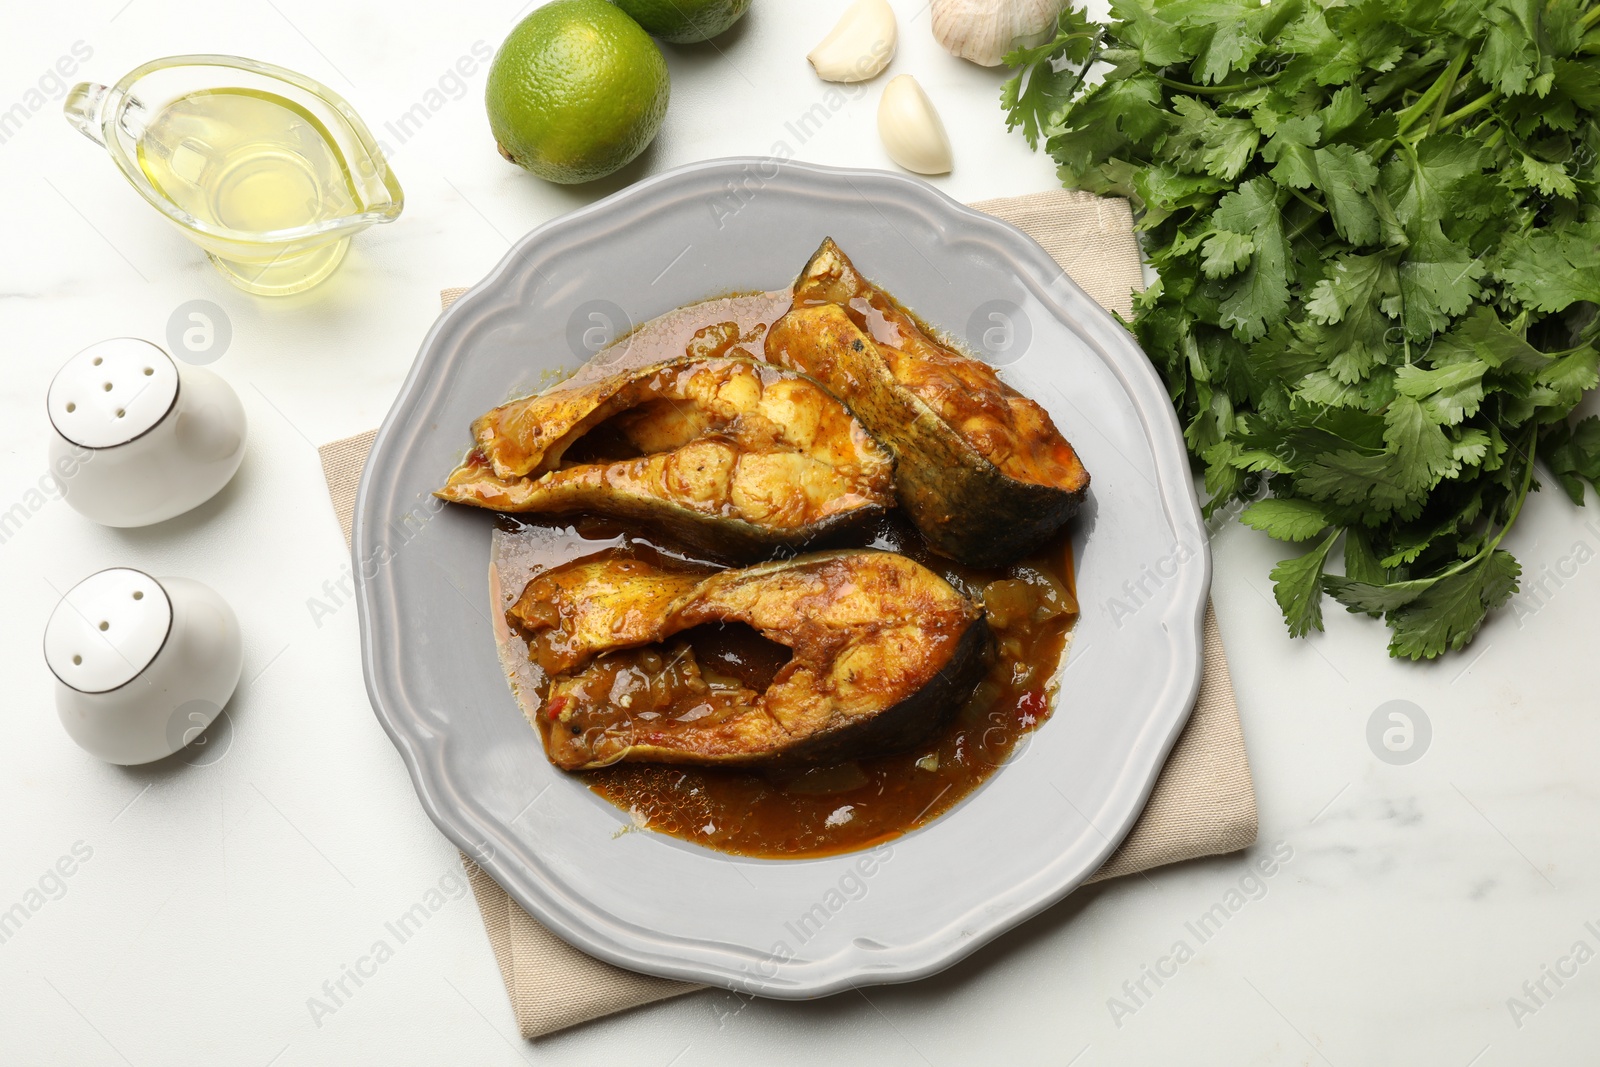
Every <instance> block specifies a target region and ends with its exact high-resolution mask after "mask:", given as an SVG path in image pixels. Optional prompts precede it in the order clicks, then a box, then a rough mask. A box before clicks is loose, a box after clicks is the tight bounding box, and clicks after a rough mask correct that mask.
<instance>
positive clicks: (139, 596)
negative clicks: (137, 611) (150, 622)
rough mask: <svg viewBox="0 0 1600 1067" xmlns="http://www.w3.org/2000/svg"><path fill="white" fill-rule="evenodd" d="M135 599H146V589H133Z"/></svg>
mask: <svg viewBox="0 0 1600 1067" xmlns="http://www.w3.org/2000/svg"><path fill="white" fill-rule="evenodd" d="M133 599H135V600H143V599H144V590H142V589H135V590H134V591H133Z"/></svg>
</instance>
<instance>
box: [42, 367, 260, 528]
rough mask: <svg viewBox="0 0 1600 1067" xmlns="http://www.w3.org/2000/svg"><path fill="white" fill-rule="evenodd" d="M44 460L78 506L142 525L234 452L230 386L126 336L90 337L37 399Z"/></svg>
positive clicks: (224, 465) (198, 500)
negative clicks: (42, 413)
mask: <svg viewBox="0 0 1600 1067" xmlns="http://www.w3.org/2000/svg"><path fill="white" fill-rule="evenodd" d="M46 403H47V405H48V408H49V414H50V424H51V427H52V428H53V430H54V433H53V434H52V435H51V440H50V469H51V470H52V471H53V472H54V473H55V475H56V477H57V479H58V480H59V481H60V484H61V488H62V494H63V496H64V497H65V499H66V501H67V503H68V504H71V505H72V507H73V508H75V509H76V510H77V511H78V512H80V513H81V514H83V515H85V516H87V517H88V518H91V519H93V520H94V521H95V522H98V523H102V524H104V525H106V526H148V525H149V524H151V523H155V522H161V521H162V520H164V519H170V518H172V517H173V516H175V515H181V514H183V513H184V512H185V511H188V510H190V509H191V508H195V507H198V506H199V505H201V504H203V503H205V502H206V501H207V500H209V499H211V498H212V497H213V496H215V495H216V494H217V493H218V492H219V491H220V490H221V489H222V487H223V486H225V485H227V484H228V481H229V480H230V479H231V478H232V477H233V475H234V472H235V471H237V470H238V469H239V463H240V461H242V460H243V459H244V442H245V430H246V422H245V414H244V406H243V405H242V404H240V403H239V397H238V394H236V393H235V392H234V391H233V389H232V388H231V387H230V386H229V385H228V383H227V382H225V381H223V380H222V379H221V378H219V377H218V376H217V375H215V374H213V373H212V372H211V371H209V370H206V369H205V368H203V367H193V366H188V365H181V366H180V365H179V364H178V363H176V362H174V360H173V359H172V357H171V356H169V355H167V353H166V351H165V350H163V349H162V348H160V347H159V346H157V345H153V344H151V343H150V342H149V341H142V340H140V339H138V338H136V337H117V338H113V339H111V340H109V341H101V342H100V343H98V344H94V345H90V346H89V347H88V348H86V349H84V350H83V351H82V352H79V353H78V354H77V355H75V356H73V357H72V358H71V359H69V360H67V362H66V364H65V365H63V366H62V368H61V369H60V370H59V371H57V372H56V376H55V379H54V380H53V381H51V383H50V392H49V395H48V397H47V399H46Z"/></svg>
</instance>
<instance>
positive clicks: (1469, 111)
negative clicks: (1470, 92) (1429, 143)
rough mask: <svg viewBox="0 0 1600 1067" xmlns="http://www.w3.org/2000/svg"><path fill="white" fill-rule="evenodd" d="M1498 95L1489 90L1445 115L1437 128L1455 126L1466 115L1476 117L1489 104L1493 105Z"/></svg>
mask: <svg viewBox="0 0 1600 1067" xmlns="http://www.w3.org/2000/svg"><path fill="white" fill-rule="evenodd" d="M1499 95H1500V94H1499V93H1498V92H1496V91H1495V90H1493V89H1490V90H1489V91H1488V92H1486V93H1484V94H1483V95H1482V96H1480V97H1478V98H1477V99H1476V100H1473V101H1471V102H1470V103H1467V104H1464V105H1462V106H1461V107H1459V108H1457V109H1456V110H1454V111H1452V112H1450V114H1448V115H1446V116H1445V117H1444V118H1442V119H1440V120H1439V123H1438V127H1437V128H1438V129H1441V130H1442V129H1444V128H1445V127H1447V126H1453V125H1455V124H1456V123H1457V122H1460V121H1461V120H1462V119H1464V118H1466V117H1467V116H1468V115H1476V114H1477V113H1478V112H1480V111H1482V110H1483V109H1484V108H1486V107H1488V106H1489V105H1490V104H1492V103H1494V101H1495V98H1496V97H1498V96H1499Z"/></svg>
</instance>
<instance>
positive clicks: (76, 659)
mask: <svg viewBox="0 0 1600 1067" xmlns="http://www.w3.org/2000/svg"><path fill="white" fill-rule="evenodd" d="M72 665H73V666H74V667H81V666H83V657H82V656H73V657H72Z"/></svg>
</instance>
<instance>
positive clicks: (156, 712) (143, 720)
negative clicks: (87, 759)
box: [44, 567, 244, 764]
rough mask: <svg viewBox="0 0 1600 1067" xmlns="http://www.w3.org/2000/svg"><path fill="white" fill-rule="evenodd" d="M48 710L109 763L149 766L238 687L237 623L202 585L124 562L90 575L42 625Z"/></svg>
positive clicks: (193, 732)
mask: <svg viewBox="0 0 1600 1067" xmlns="http://www.w3.org/2000/svg"><path fill="white" fill-rule="evenodd" d="M44 656H45V662H46V663H47V664H48V665H49V667H50V671H51V673H53V674H54V675H55V676H56V712H57V714H59V715H60V716H61V725H62V726H64V727H66V730H67V733H68V735H69V736H71V738H72V739H73V740H74V741H76V742H77V743H78V745H79V746H80V747H81V748H83V749H84V750H85V751H87V752H89V753H90V754H91V755H94V756H97V757H99V758H100V759H103V760H106V761H107V762H109V763H121V764H133V763H149V762H150V761H152V760H158V759H162V758H163V757H166V756H170V755H172V754H173V753H174V752H176V751H178V750H179V749H181V748H182V747H183V746H184V745H186V744H188V743H189V742H190V741H192V740H194V738H195V737H196V736H198V735H199V733H200V732H201V731H203V730H204V729H205V728H206V727H207V726H209V725H210V724H211V721H212V720H213V719H215V718H216V717H217V715H218V713H220V712H221V711H222V707H223V705H224V704H226V703H227V702H228V699H229V698H230V697H231V696H232V695H233V691H234V689H235V687H236V686H237V685H238V684H239V673H240V671H241V669H242V668H243V666H244V647H243V642H242V641H241V638H240V634H239V621H238V618H237V617H236V616H235V615H234V613H233V609H232V608H230V607H229V606H228V604H227V602H226V601H224V600H223V599H222V598H221V597H220V596H218V595H217V594H216V593H215V592H214V591H213V590H212V589H211V588H210V587H209V586H206V585H202V584H201V583H199V582H196V581H192V580H190V579H188V578H162V579H160V580H157V579H155V578H152V577H151V576H150V575H148V574H145V573H144V572H143V571H138V570H134V569H133V568H131V567H114V568H112V569H110V570H104V571H100V572H99V573H97V574H91V575H90V576H89V577H87V578H85V579H84V580H83V581H81V582H79V583H78V584H77V585H75V586H73V587H72V588H71V589H70V590H68V591H67V594H66V595H65V596H64V597H62V598H61V601H60V603H58V604H57V605H56V609H55V611H54V612H52V613H51V615H50V621H49V622H48V623H47V624H46V626H45V632H44Z"/></svg>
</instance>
